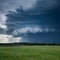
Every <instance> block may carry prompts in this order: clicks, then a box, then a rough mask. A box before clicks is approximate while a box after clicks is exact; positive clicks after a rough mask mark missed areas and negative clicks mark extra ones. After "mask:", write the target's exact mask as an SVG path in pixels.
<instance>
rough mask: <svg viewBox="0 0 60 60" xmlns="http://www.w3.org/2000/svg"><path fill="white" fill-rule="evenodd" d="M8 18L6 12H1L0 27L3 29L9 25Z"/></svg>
mask: <svg viewBox="0 0 60 60" xmlns="http://www.w3.org/2000/svg"><path fill="white" fill-rule="evenodd" d="M6 19H7V17H6V16H5V14H0V28H2V29H6V28H7V26H6V25H5V23H6V22H5V21H6Z"/></svg>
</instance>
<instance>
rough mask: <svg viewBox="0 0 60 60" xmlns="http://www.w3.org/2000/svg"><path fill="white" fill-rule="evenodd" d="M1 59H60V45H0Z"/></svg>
mask: <svg viewBox="0 0 60 60" xmlns="http://www.w3.org/2000/svg"><path fill="white" fill-rule="evenodd" d="M0 60H60V46H0Z"/></svg>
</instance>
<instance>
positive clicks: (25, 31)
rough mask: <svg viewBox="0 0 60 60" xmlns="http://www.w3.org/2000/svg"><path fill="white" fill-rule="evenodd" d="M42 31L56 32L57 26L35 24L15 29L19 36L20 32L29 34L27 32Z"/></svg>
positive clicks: (15, 34) (15, 33)
mask: <svg viewBox="0 0 60 60" xmlns="http://www.w3.org/2000/svg"><path fill="white" fill-rule="evenodd" d="M41 32H56V29H55V28H52V27H51V28H49V27H46V26H44V27H43V26H40V27H39V26H34V27H30V26H29V27H28V26H26V27H22V28H20V29H15V30H14V31H13V35H14V36H17V35H19V34H27V33H33V34H35V33H41Z"/></svg>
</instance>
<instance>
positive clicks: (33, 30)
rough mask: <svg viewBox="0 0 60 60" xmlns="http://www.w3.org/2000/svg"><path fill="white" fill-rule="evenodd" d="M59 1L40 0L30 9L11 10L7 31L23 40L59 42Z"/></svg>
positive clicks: (7, 21)
mask: <svg viewBox="0 0 60 60" xmlns="http://www.w3.org/2000/svg"><path fill="white" fill-rule="evenodd" d="M26 3H27V2H26ZM59 3H60V1H59V0H38V1H37V2H36V4H34V5H33V6H32V7H31V8H29V9H26V10H25V9H23V7H20V8H19V9H16V12H14V11H10V12H9V13H8V14H7V15H6V16H7V20H6V25H7V28H8V31H7V33H8V34H13V35H14V36H16V35H19V36H21V37H22V41H28V42H41V43H42V42H43V43H45V42H48V43H53V42H54V43H57V42H59V40H60V4H59ZM51 31H52V32H51ZM59 43H60V42H59Z"/></svg>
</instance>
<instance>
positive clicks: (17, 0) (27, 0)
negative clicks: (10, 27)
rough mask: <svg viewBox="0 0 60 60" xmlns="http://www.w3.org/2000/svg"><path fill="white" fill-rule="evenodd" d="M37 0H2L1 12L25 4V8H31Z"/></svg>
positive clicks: (0, 4) (0, 1)
mask: <svg viewBox="0 0 60 60" xmlns="http://www.w3.org/2000/svg"><path fill="white" fill-rule="evenodd" d="M35 1H36V0H0V13H2V12H3V13H4V12H6V11H9V10H14V9H16V8H18V7H19V6H21V5H23V6H24V9H26V8H30V7H31V6H32V4H34V3H35ZM27 4H28V5H27Z"/></svg>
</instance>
